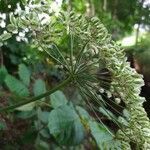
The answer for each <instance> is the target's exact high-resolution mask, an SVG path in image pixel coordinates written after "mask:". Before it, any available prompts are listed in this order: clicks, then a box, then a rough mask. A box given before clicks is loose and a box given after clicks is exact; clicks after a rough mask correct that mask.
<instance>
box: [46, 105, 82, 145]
mask: <svg viewBox="0 0 150 150" xmlns="http://www.w3.org/2000/svg"><path fill="white" fill-rule="evenodd" d="M48 128H49V131H50V133H51V134H52V135H53V136H54V137H55V139H56V140H57V141H58V142H59V143H60V144H62V145H77V144H79V143H80V142H81V141H82V140H83V138H84V128H83V125H82V123H81V121H80V118H79V116H78V115H77V113H76V112H75V110H74V109H73V107H71V106H67V105H62V106H60V107H57V108H56V109H54V110H52V111H51V112H50V115H49V123H48Z"/></svg>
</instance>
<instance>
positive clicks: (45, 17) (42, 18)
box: [38, 13, 50, 25]
mask: <svg viewBox="0 0 150 150" xmlns="http://www.w3.org/2000/svg"><path fill="white" fill-rule="evenodd" d="M38 17H39V20H40V22H41V24H42V25H44V24H47V23H49V22H50V16H49V15H48V14H46V13H41V14H38Z"/></svg>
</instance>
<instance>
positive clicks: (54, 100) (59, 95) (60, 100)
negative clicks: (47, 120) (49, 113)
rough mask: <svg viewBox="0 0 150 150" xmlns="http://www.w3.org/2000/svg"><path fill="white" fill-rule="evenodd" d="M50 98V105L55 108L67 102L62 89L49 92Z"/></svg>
mask: <svg viewBox="0 0 150 150" xmlns="http://www.w3.org/2000/svg"><path fill="white" fill-rule="evenodd" d="M50 99H51V105H52V107H53V108H57V107H59V106H61V105H65V104H67V98H66V96H65V95H64V94H63V92H62V91H59V90H58V91H56V92H54V93H53V94H51V95H50Z"/></svg>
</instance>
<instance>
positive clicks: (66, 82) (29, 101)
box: [0, 76, 72, 113]
mask: <svg viewBox="0 0 150 150" xmlns="http://www.w3.org/2000/svg"><path fill="white" fill-rule="evenodd" d="M71 79H72V77H71V76H70V77H68V78H67V79H66V80H64V81H63V82H61V83H60V84H58V85H57V86H56V87H54V88H53V89H51V90H50V91H48V92H46V93H43V94H41V95H39V96H36V97H33V98H31V99H28V100H25V101H22V102H20V103H17V104H15V105H12V106H7V107H4V108H1V109H0V113H1V112H7V111H9V110H12V109H15V108H17V107H20V106H23V105H26V104H28V103H31V102H35V101H38V100H41V99H42V98H44V97H47V96H49V95H50V94H52V93H54V92H55V91H57V90H58V89H60V88H62V87H64V86H66V85H67V84H68V83H70V82H71Z"/></svg>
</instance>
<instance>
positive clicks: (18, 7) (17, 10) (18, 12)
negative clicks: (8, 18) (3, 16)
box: [14, 3, 22, 15]
mask: <svg viewBox="0 0 150 150" xmlns="http://www.w3.org/2000/svg"><path fill="white" fill-rule="evenodd" d="M21 11H22V10H21V7H20V4H19V3H17V9H16V10H15V12H14V14H15V15H17V14H20V13H21Z"/></svg>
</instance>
